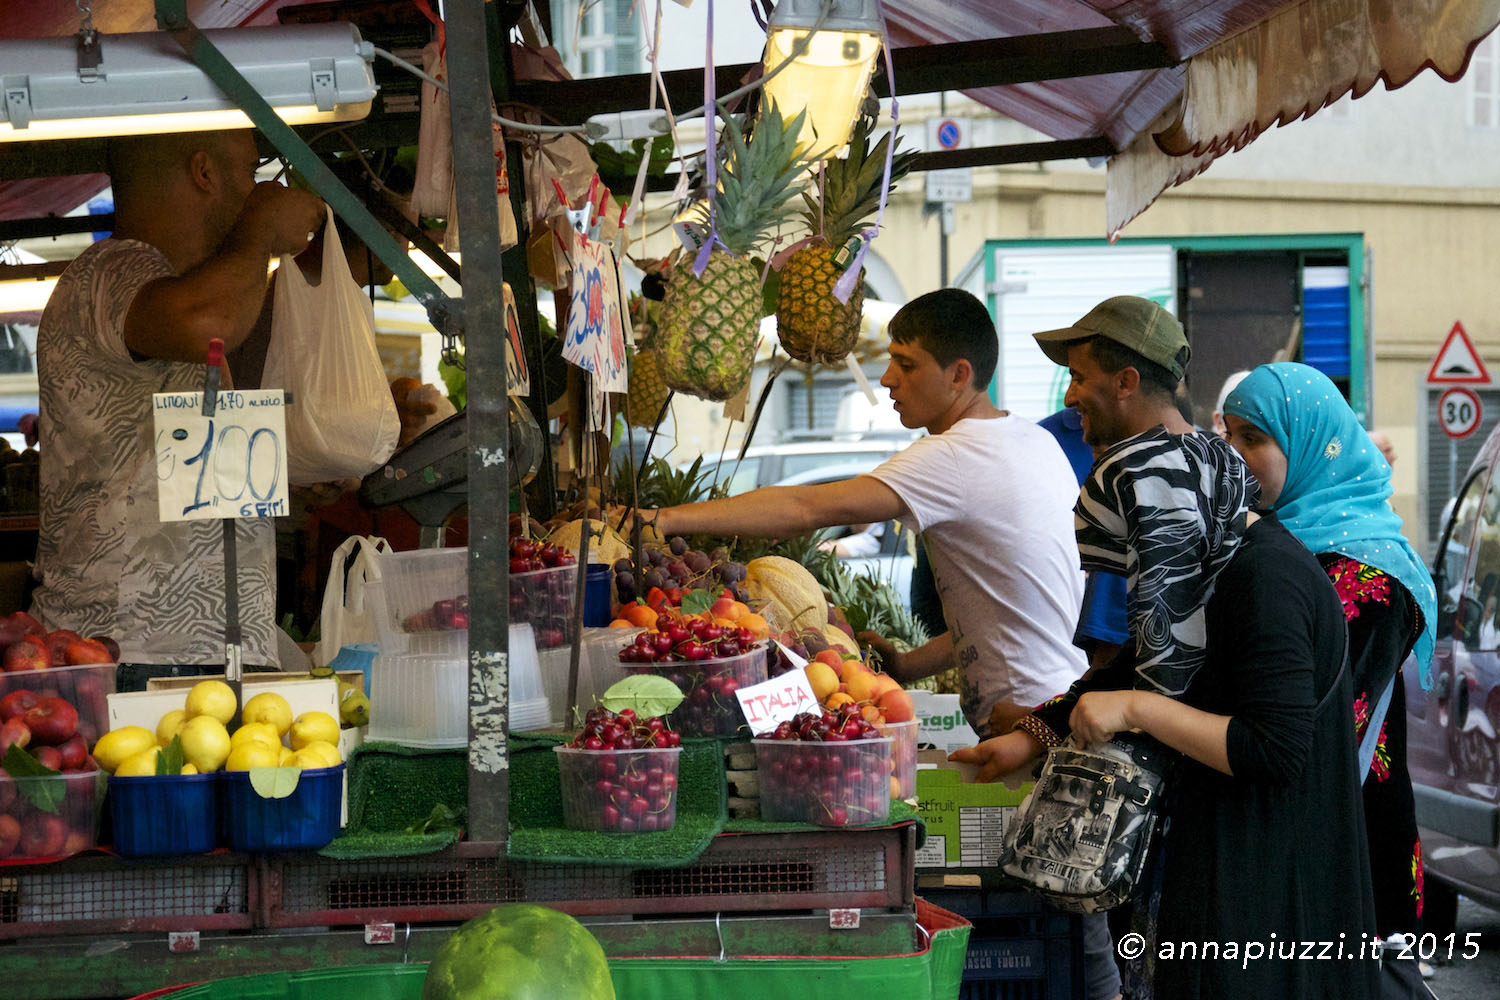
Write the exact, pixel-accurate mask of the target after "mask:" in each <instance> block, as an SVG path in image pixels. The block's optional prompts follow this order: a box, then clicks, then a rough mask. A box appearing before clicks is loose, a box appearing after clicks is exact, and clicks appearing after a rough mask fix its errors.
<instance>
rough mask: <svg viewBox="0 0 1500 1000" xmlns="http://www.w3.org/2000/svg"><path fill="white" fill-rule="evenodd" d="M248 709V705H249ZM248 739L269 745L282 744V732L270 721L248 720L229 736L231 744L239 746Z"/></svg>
mask: <svg viewBox="0 0 1500 1000" xmlns="http://www.w3.org/2000/svg"><path fill="white" fill-rule="evenodd" d="M247 711H248V707H247ZM246 740H260V741H261V742H262V743H265V744H267V745H268V746H273V747H279V746H281V734H280V733H278V732H277V731H276V727H275V726H273V725H271V723H269V722H247V723H245V724H244V725H243V726H241V727H240V728H238V729H236V730H235V731H234V735H232V736H230V737H229V745H230V746H234V747H237V746H239V745H240V744H241V743H243V742H245V741H246Z"/></svg>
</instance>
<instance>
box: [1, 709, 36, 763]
mask: <svg viewBox="0 0 1500 1000" xmlns="http://www.w3.org/2000/svg"><path fill="white" fill-rule="evenodd" d="M12 744H14V745H15V746H18V747H20V748H21V749H23V750H24V749H26V748H27V747H28V746H30V745H31V730H30V728H28V727H27V725H26V721H25V719H23V718H20V717H17V718H14V719H6V720H5V721H4V722H0V757H3V756H5V752H6V751H7V750H9V749H10V748H11V745H12Z"/></svg>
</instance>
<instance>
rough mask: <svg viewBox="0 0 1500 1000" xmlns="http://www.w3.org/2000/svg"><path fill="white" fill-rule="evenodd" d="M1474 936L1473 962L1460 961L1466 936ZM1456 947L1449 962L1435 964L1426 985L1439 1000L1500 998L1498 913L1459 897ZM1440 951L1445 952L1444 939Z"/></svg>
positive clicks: (1467, 960) (1470, 960)
mask: <svg viewBox="0 0 1500 1000" xmlns="http://www.w3.org/2000/svg"><path fill="white" fill-rule="evenodd" d="M1471 933H1472V934H1477V935H1478V937H1477V938H1476V939H1475V940H1476V941H1477V943H1478V945H1479V954H1478V956H1477V957H1476V958H1473V959H1465V958H1463V957H1462V952H1463V945H1464V942H1465V940H1466V935H1468V934H1471ZM1457 935H1458V936H1457V938H1456V939H1455V943H1456V945H1457V947H1456V949H1455V953H1454V957H1453V960H1452V961H1451V962H1438V963H1434V966H1433V973H1432V978H1431V979H1429V980H1427V985H1428V986H1429V987H1430V988H1431V989H1432V992H1433V993H1435V994H1436V995H1437V997H1438V1000H1496V998H1497V997H1500V911H1497V910H1491V909H1489V908H1487V907H1484V906H1481V905H1479V904H1478V903H1476V902H1474V901H1473V900H1470V899H1464V898H1463V897H1459V900H1458V928H1457ZM1440 950H1441V951H1444V952H1446V951H1447V941H1446V939H1445V940H1444V941H1443V942H1442V945H1441V948H1440Z"/></svg>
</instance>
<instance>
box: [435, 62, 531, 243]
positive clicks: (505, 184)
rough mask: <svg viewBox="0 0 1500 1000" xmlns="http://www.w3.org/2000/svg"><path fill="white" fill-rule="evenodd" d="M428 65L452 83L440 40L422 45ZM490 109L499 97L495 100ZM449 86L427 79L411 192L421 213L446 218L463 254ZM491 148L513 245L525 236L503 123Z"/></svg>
mask: <svg viewBox="0 0 1500 1000" xmlns="http://www.w3.org/2000/svg"><path fill="white" fill-rule="evenodd" d="M422 69H423V71H424V72H426V73H427V75H428V76H431V77H432V78H434V79H436V80H441V81H442V82H443V83H444V84H446V83H447V82H448V58H447V56H446V55H445V54H444V52H443V49H442V43H441V42H440V41H436V40H434V41H431V42H428V43H427V45H426V46H424V47H423V49H422ZM490 114H491V115H492V116H493V115H494V114H495V101H494V99H493V98H491V99H490ZM448 115H449V100H448V92H447V91H446V90H442V89H439V88H437V87H434V86H433V85H432V84H430V83H427V82H426V81H423V83H422V118H421V124H420V125H418V127H417V176H416V183H415V186H414V187H413V188H412V193H411V206H412V208H413V209H414V210H415V211H416V212H417V214H418V215H427V216H432V217H435V218H440V219H444V220H446V222H447V224H448V226H447V229H446V230H445V231H444V233H443V249H444V250H446V251H447V252H448V253H457V252H458V251H459V249H460V247H459V235H458V186H457V185H456V184H455V183H454V182H453V131H452V128H453V126H452V121H451V119H450V118H449V117H448ZM490 139H491V148H492V149H493V151H494V153H495V207H496V208H497V210H498V211H499V214H500V249H502V250H508V249H510V248H511V247H513V246H515V245H516V243H517V242H518V241H519V239H520V234H519V232H518V231H517V229H516V214H515V211H514V210H513V209H512V208H511V204H510V170H509V169H508V168H507V167H506V164H505V134H504V132H503V131H502V130H501V128H500V123H499V122H497V121H494V120H493V118H492V119H491V121H490Z"/></svg>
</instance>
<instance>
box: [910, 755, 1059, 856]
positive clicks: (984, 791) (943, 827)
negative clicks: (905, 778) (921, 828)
mask: <svg viewBox="0 0 1500 1000" xmlns="http://www.w3.org/2000/svg"><path fill="white" fill-rule="evenodd" d="M947 756H948V751H946V750H919V751H917V813H918V815H920V816H921V817H922V820H923V822H924V823H926V824H927V841H926V843H924V844H923V845H922V848H921V850H919V851H917V858H916V862H917V867H918V868H928V869H932V868H939V869H946V868H993V867H995V865H996V863H997V862H998V861H999V859H1000V848H1001V841H1002V838H1003V837H1004V836H1005V830H1006V828H1007V827H1008V826H1009V825H1010V822H1011V820H1012V818H1013V817H1014V816H1015V814H1016V807H1017V806H1019V805H1020V804H1021V802H1022V800H1023V799H1025V798H1026V795H1027V793H1029V792H1030V791H1031V787H1032V784H1033V782H1032V781H1031V780H1030V778H1031V775H1030V771H1029V770H1027V771H1025V772H1017V773H1016V774H1012V775H1007V776H1006V777H1005V778H1004V779H1002V780H1001V781H997V782H993V783H991V784H975V783H973V782H972V781H971V780H968V779H970V778H972V772H973V770H974V769H973V768H972V767H966V766H964V765H960V764H951V763H949V762H948V760H947Z"/></svg>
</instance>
